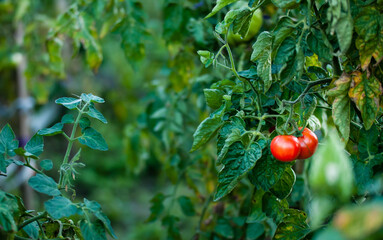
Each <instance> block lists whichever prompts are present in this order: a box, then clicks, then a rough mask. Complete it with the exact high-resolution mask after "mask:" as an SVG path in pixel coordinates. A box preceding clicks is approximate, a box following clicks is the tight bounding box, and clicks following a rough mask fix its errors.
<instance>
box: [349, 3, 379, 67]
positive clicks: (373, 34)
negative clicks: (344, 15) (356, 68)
mask: <svg viewBox="0 0 383 240" xmlns="http://www.w3.org/2000/svg"><path fill="white" fill-rule="evenodd" d="M355 31H356V32H357V33H358V38H357V39H356V41H355V45H356V47H357V49H358V50H359V57H360V62H361V65H362V69H363V70H366V69H367V68H368V66H369V65H370V62H371V58H374V59H375V61H376V62H380V61H381V60H382V59H383V26H382V20H381V13H380V12H379V11H378V10H377V9H376V8H375V7H374V6H371V7H365V8H363V10H362V11H361V12H360V14H359V15H358V17H357V18H356V19H355Z"/></svg>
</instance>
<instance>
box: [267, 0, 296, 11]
mask: <svg viewBox="0 0 383 240" xmlns="http://www.w3.org/2000/svg"><path fill="white" fill-rule="evenodd" d="M271 2H272V3H273V4H274V5H275V6H277V7H278V8H287V9H291V8H296V7H297V6H298V5H299V3H300V0H271Z"/></svg>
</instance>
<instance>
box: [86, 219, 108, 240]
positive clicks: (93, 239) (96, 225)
mask: <svg viewBox="0 0 383 240" xmlns="http://www.w3.org/2000/svg"><path fill="white" fill-rule="evenodd" d="M80 229H81V234H82V235H83V237H84V239H85V240H107V238H106V234H105V229H104V226H103V225H102V222H101V221H100V220H97V221H95V222H89V221H88V220H85V219H83V220H81V221H80Z"/></svg>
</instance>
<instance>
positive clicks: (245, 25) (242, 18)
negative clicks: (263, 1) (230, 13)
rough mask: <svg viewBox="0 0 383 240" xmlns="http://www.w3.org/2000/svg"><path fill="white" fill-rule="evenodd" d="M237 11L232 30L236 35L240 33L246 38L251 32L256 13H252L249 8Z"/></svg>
mask: <svg viewBox="0 0 383 240" xmlns="http://www.w3.org/2000/svg"><path fill="white" fill-rule="evenodd" d="M236 11H237V12H238V13H237V16H236V18H235V20H234V21H233V25H232V30H233V33H234V34H237V33H239V34H240V35H241V36H242V37H243V38H244V37H245V36H246V34H247V32H248V31H249V27H250V21H251V18H252V17H253V14H254V12H252V11H250V9H249V8H248V7H247V6H246V7H244V8H241V9H238V10H236Z"/></svg>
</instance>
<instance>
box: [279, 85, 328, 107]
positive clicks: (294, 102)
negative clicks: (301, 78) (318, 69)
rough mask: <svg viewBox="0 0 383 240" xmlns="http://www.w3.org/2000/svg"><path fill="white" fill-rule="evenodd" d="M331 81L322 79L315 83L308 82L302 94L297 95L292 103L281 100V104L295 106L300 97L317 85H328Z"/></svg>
mask: <svg viewBox="0 0 383 240" xmlns="http://www.w3.org/2000/svg"><path fill="white" fill-rule="evenodd" d="M331 81H332V79H331V78H324V79H320V80H317V81H314V82H310V83H309V84H307V86H306V88H305V90H303V92H302V93H301V95H299V96H298V97H297V98H296V99H295V100H294V101H286V100H283V101H282V102H283V104H291V105H294V104H296V103H297V102H298V101H299V100H300V99H301V98H302V97H304V96H305V95H306V94H307V92H308V91H309V90H310V89H311V88H312V87H314V86H316V85H319V84H324V83H329V82H331Z"/></svg>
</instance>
